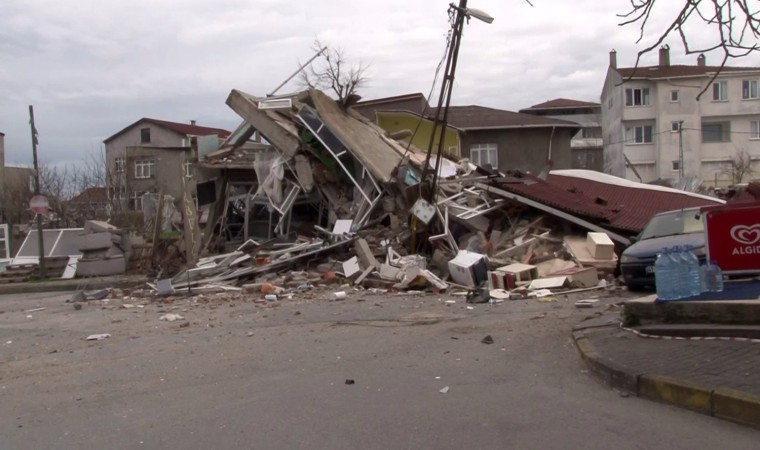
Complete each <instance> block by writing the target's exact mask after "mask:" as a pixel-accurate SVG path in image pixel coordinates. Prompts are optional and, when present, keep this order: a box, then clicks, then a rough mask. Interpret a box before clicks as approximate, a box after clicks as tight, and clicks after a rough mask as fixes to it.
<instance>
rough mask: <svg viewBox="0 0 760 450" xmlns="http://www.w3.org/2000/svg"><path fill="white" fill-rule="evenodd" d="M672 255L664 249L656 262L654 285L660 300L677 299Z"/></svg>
mask: <svg viewBox="0 0 760 450" xmlns="http://www.w3.org/2000/svg"><path fill="white" fill-rule="evenodd" d="M671 253H672V252H671V251H670V250H669V249H667V248H664V249H662V252H661V253H659V254H658V255H657V260H655V262H654V283H655V288H656V289H657V298H658V299H659V300H675V299H676V298H677V297H676V296H675V294H676V292H675V289H674V285H673V271H672V268H673V264H674V260H673V258H672V255H671Z"/></svg>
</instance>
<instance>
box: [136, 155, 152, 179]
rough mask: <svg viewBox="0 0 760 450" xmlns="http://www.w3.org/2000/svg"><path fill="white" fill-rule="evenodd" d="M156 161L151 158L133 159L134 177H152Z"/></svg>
mask: <svg viewBox="0 0 760 450" xmlns="http://www.w3.org/2000/svg"><path fill="white" fill-rule="evenodd" d="M155 168H156V163H155V162H154V161H153V160H152V159H141V160H139V161H135V178H153V174H154V173H155Z"/></svg>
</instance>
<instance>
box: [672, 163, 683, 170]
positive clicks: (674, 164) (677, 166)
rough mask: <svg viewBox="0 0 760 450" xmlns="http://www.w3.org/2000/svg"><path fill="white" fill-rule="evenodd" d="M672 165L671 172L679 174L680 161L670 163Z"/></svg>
mask: <svg viewBox="0 0 760 450" xmlns="http://www.w3.org/2000/svg"><path fill="white" fill-rule="evenodd" d="M672 163H673V171H674V172H680V171H681V161H672Z"/></svg>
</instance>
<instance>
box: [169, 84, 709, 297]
mask: <svg viewBox="0 0 760 450" xmlns="http://www.w3.org/2000/svg"><path fill="white" fill-rule="evenodd" d="M227 104H228V105H229V106H230V107H231V108H232V109H233V110H234V111H235V112H236V113H237V114H238V115H240V116H241V118H242V119H243V123H242V124H241V125H240V127H238V129H237V130H236V131H235V132H234V133H232V134H231V135H230V137H229V138H228V139H227V140H226V141H225V142H224V143H223V144H222V145H221V146H220V148H219V150H217V151H215V152H213V153H211V154H208V155H207V157H206V159H204V160H202V161H199V162H198V163H197V166H198V168H199V169H200V170H201V171H202V172H203V173H204V175H205V178H206V179H207V180H208V181H206V182H203V183H200V184H199V188H198V190H199V192H198V203H199V205H202V206H203V207H204V208H207V209H208V220H207V222H206V228H205V230H204V231H205V232H204V239H203V242H202V245H201V246H200V249H201V250H202V252H203V254H202V255H194V256H201V258H200V259H198V260H197V264H195V265H194V266H192V267H188V268H186V270H183V271H181V272H179V273H177V274H174V276H173V277H172V278H171V280H169V281H166V280H164V285H167V284H168V285H169V286H170V289H168V290H166V289H164V290H163V292H172V291H173V290H182V289H188V290H191V289H225V286H226V287H227V288H229V287H230V286H235V287H242V288H243V289H244V291H249V292H250V291H253V292H259V293H261V294H262V295H277V293H283V292H287V291H288V290H291V291H292V290H293V289H305V288H307V287H308V286H310V283H313V282H324V281H329V280H332V279H336V277H337V278H338V279H340V280H341V282H342V283H344V287H345V286H356V287H357V288H371V289H432V290H446V289H449V288H451V287H453V288H462V289H466V290H474V289H477V288H478V287H481V288H482V287H483V286H487V289H488V290H489V291H492V292H493V293H494V294H495V295H497V296H498V295H499V293H500V292H502V291H509V290H516V292H518V294H517V295H518V296H519V297H523V296H527V295H529V291H532V292H542V293H543V294H544V295H546V292H547V290H548V289H552V290H557V289H565V290H568V289H593V288H599V287H601V286H603V285H604V279H605V278H606V277H607V276H608V275H609V274H611V273H612V272H613V271H614V270H615V268H616V265H617V256H616V251H615V249H616V248H617V249H618V250H619V249H620V248H621V247H622V246H624V245H627V244H628V243H629V242H630V241H629V240H630V238H631V237H632V236H634V235H635V234H637V233H638V232H639V231H640V230H641V228H643V225H644V224H645V223H646V221H647V220H648V219H649V217H650V216H651V214H649V212H648V211H647V212H645V213H641V214H640V216H641V218H640V219H641V220H632V219H631V217H632V216H635V214H636V212H635V211H633V212H632V211H629V210H628V211H625V212H622V210H624V209H626V206H625V205H621V204H619V203H614V204H613V203H611V202H610V201H609V200H608V199H605V198H603V197H602V196H593V195H588V194H585V193H584V192H583V191H582V190H581V189H578V188H576V187H573V186H570V187H568V185H567V183H571V184H572V180H569V181H568V178H567V175H568V174H564V175H566V176H565V178H564V179H563V180H562V181H561V182H560V181H558V180H557V176H554V179H552V177H551V176H550V177H549V179H544V178H543V177H542V178H539V177H536V176H533V175H531V174H527V173H521V172H518V171H514V172H508V173H499V172H496V171H492V170H490V169H488V168H483V167H478V166H475V165H473V164H471V163H469V162H468V161H467V160H466V159H463V160H461V161H453V160H450V159H448V158H445V157H441V158H442V159H441V161H440V164H439V167H440V173H439V177H438V180H439V181H438V183H437V184H436V185H435V186H430V185H429V184H425V183H424V180H421V179H420V178H421V174H422V173H423V169H424V167H423V166H424V164H425V160H426V153H425V152H423V151H421V150H420V149H417V148H415V147H414V146H412V145H410V144H408V143H406V142H404V141H402V140H399V141H397V140H395V139H393V137H400V136H393V137H391V136H389V135H388V134H387V133H386V132H385V131H384V130H382V129H380V128H379V127H377V126H376V125H374V124H373V123H371V122H369V121H368V120H366V119H365V118H364V117H363V116H361V115H360V114H358V113H356V112H354V111H353V110H352V109H351V108H350V107H345V106H344V105H341V104H339V103H337V102H335V101H333V100H332V99H330V98H329V97H327V96H326V95H325V94H323V93H322V92H320V91H317V90H308V91H304V92H300V93H297V94H293V95H288V96H278V97H263V98H257V97H254V96H252V95H249V94H246V93H243V92H241V91H238V90H232V91H231V93H230V95H229V97H228V99H227ZM410 133H411V132H410ZM406 134H407V135H408V134H409V133H406ZM403 135H404V134H403V133H402V134H401V136H403ZM406 137H408V136H406ZM436 157H437V155H433V158H432V161H431V162H430V164H431V167H434V165H435V162H436V161H435V159H436ZM570 175H572V174H570ZM592 178H593V177H592ZM596 181H598V180H596ZM604 181H606V182H609V180H604ZM625 189H632V188H631V187H630V186H628V187H625ZM671 191H673V190H671ZM667 195H668V196H670V197H672V198H673V199H675V200H673V201H672V202H669V203H667V207H668V208H670V207H671V206H673V205H674V204H675V205H677V204H686V203H688V204H689V206H691V203H695V202H696V203H700V204H708V203H709V202H710V201H712V200H711V199H708V198H706V197H705V198H694V197H679V196H678V194H677V193H675V192H668V193H667ZM427 199H432V201H427ZM663 207H664V206H663ZM622 216H625V217H623V218H622V219H621V217H622ZM644 216H646V217H644ZM587 233H588V234H587ZM195 259H196V258H194V257H189V258H187V260H188V261H193V260H195ZM518 269H519V270H518ZM452 272H453V273H452ZM294 274H295V275H294ZM600 279H601V280H602V283H601V284H600V282H599V280H600ZM499 280H500V281H499ZM542 280H543V281H542ZM156 287H158V286H156ZM501 295H502V298H503V292H502V294H501ZM507 298H509V295H507Z"/></svg>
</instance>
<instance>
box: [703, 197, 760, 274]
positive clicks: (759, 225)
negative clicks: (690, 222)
mask: <svg viewBox="0 0 760 450" xmlns="http://www.w3.org/2000/svg"><path fill="white" fill-rule="evenodd" d="M703 211H704V213H705V216H704V221H705V233H706V238H707V257H708V259H709V260H712V261H715V262H716V263H717V264H718V267H720V268H721V269H722V270H723V272H724V273H726V272H729V273H749V272H760V203H745V204H738V205H725V206H716V207H708V208H704V209H703Z"/></svg>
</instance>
